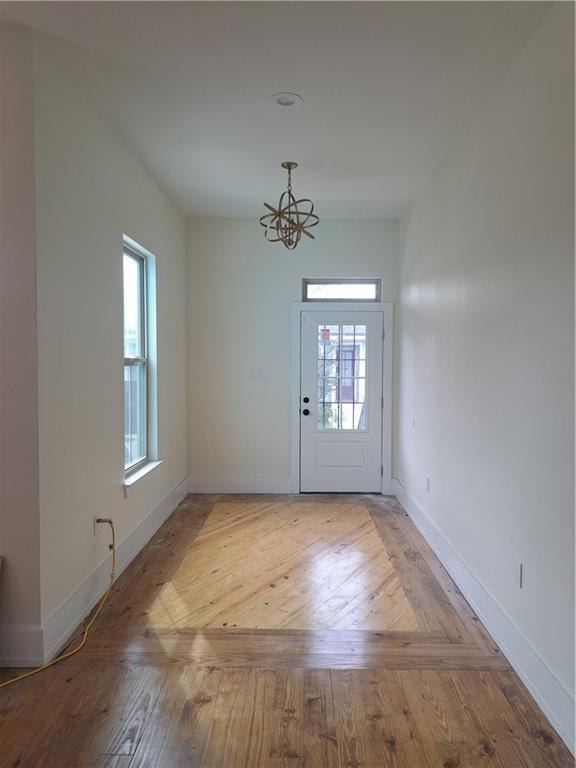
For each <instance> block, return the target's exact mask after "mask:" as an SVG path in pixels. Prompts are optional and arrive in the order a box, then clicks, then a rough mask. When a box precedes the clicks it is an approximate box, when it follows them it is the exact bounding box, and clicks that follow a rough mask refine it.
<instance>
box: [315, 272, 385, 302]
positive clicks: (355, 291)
mask: <svg viewBox="0 0 576 768" xmlns="http://www.w3.org/2000/svg"><path fill="white" fill-rule="evenodd" d="M380 293H381V280H380V278H331V277H321V278H320V277H319V278H313V277H305V278H304V279H303V280H302V301H380Z"/></svg>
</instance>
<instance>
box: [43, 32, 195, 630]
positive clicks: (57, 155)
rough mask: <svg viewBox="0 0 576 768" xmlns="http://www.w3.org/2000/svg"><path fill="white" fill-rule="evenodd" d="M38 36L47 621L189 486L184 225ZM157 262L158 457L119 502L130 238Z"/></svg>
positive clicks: (163, 195) (121, 488) (178, 214)
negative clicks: (113, 549) (112, 528)
mask: <svg viewBox="0 0 576 768" xmlns="http://www.w3.org/2000/svg"><path fill="white" fill-rule="evenodd" d="M56 51H57V49H54V48H53V43H52V42H51V41H50V40H49V39H48V38H43V37H38V38H37V39H36V50H35V142H36V209H37V244H38V252H37V259H38V367H39V434H40V442H39V450H40V520H41V574H42V616H43V621H44V623H50V621H51V620H52V619H53V618H54V616H55V615H57V613H55V612H57V609H58V608H59V607H60V606H61V604H62V603H63V602H65V601H66V600H67V599H68V598H69V597H70V596H71V595H72V594H73V593H74V591H75V590H76V589H77V588H78V587H79V586H80V585H81V584H82V583H83V582H84V581H85V580H86V579H87V578H88V577H90V576H91V575H92V574H93V573H94V571H95V569H96V568H97V566H98V565H99V564H100V563H101V562H102V561H103V560H104V559H105V558H106V557H107V555H108V549H107V544H108V532H107V531H106V529H103V530H102V532H101V533H100V534H99V535H98V536H97V537H95V536H94V535H93V525H92V519H93V517H94V516H95V515H103V516H111V517H113V519H114V521H115V523H116V526H117V530H118V536H119V541H120V542H122V541H123V540H124V539H125V538H126V537H127V536H128V534H130V533H131V532H132V531H133V530H134V529H135V528H136V526H138V525H139V523H141V522H142V520H143V519H144V518H145V517H146V515H147V514H148V513H149V512H150V511H151V510H153V509H154V508H156V507H157V505H158V504H159V503H160V502H161V501H162V500H163V499H164V498H165V497H166V496H167V495H168V494H169V493H170V492H171V491H172V490H173V489H174V488H175V486H177V485H178V483H180V482H181V481H182V480H183V479H184V478H185V476H186V420H185V408H186V403H185V381H186V366H185V362H184V360H185V355H186V344H185V330H186V320H185V315H186V312H185V301H186V296H185V220H184V217H183V216H182V214H181V213H180V212H179V211H178V210H177V209H176V208H175V207H174V205H173V204H172V203H171V202H170V201H169V200H168V198H167V197H166V195H165V194H164V193H163V192H162V190H161V189H160V188H159V187H158V185H157V184H156V183H155V181H153V180H152V178H151V177H150V176H149V175H148V174H147V173H146V172H145V171H144V170H143V168H142V167H141V166H140V165H139V163H138V162H137V161H136V160H135V158H134V156H133V155H132V154H131V153H130V152H129V151H128V149H127V148H126V147H125V146H124V145H123V144H122V143H121V142H120V141H119V140H118V138H117V137H116V135H115V134H114V133H113V132H112V130H111V129H110V128H109V127H108V125H107V123H106V122H105V121H103V120H102V119H101V118H100V115H99V114H98V113H97V111H96V110H95V109H94V107H93V106H92V104H91V103H90V101H89V100H88V99H87V98H86V97H85V96H84V95H83V93H82V92H81V90H80V89H79V88H78V85H77V83H76V82H75V80H74V77H73V76H72V75H71V74H70V73H68V72H67V71H66V70H65V69H64V68H63V67H62V66H61V65H60V63H59V61H58V59H57V55H56ZM123 233H126V234H128V235H130V236H131V237H132V238H134V239H135V240H137V241H138V242H140V243H141V244H142V245H143V246H145V247H146V248H147V249H148V250H150V251H152V252H153V253H154V254H155V255H156V257H157V283H158V393H159V409H158V412H159V427H158V437H159V453H160V458H163V459H164V460H165V461H164V463H163V464H162V465H161V466H160V467H159V468H158V469H156V470H155V471H154V472H153V474H151V475H149V476H148V477H147V478H146V479H144V480H143V481H141V483H140V484H138V485H136V486H135V487H133V488H131V489H130V491H129V493H128V498H127V499H125V498H124V494H123V369H122V357H123V342H122V235H123Z"/></svg>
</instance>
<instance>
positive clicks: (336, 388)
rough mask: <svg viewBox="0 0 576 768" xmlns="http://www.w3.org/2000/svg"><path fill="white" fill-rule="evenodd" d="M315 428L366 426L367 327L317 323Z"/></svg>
mask: <svg viewBox="0 0 576 768" xmlns="http://www.w3.org/2000/svg"><path fill="white" fill-rule="evenodd" d="M317 328H318V429H331V430H335V429H337V430H365V429H366V412H365V400H366V378H365V377H366V343H367V326H366V325H365V324H362V323H358V324H355V325H327V324H323V323H322V324H319V325H318V327H317Z"/></svg>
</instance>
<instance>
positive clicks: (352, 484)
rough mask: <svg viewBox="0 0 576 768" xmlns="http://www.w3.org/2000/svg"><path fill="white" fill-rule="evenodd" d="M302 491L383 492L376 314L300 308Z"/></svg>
mask: <svg viewBox="0 0 576 768" xmlns="http://www.w3.org/2000/svg"><path fill="white" fill-rule="evenodd" d="M300 338H301V346H300V361H301V370H300V490H301V491H303V492H312V491H326V492H356V493H378V492H380V491H381V489H382V469H381V467H382V342H383V317H382V313H381V312H348V311H340V312H339V311H338V310H337V309H334V308H332V309H326V310H322V311H320V310H318V311H316V310H311V311H303V312H302V314H301V337H300Z"/></svg>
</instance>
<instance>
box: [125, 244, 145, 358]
mask: <svg viewBox="0 0 576 768" xmlns="http://www.w3.org/2000/svg"><path fill="white" fill-rule="evenodd" d="M142 280H143V265H142V260H141V259H138V258H135V257H133V256H130V255H128V254H127V253H125V254H124V357H142V356H143V352H144V339H143V338H142V335H143V319H144V318H143V311H144V307H143V306H142V288H143V283H142Z"/></svg>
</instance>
